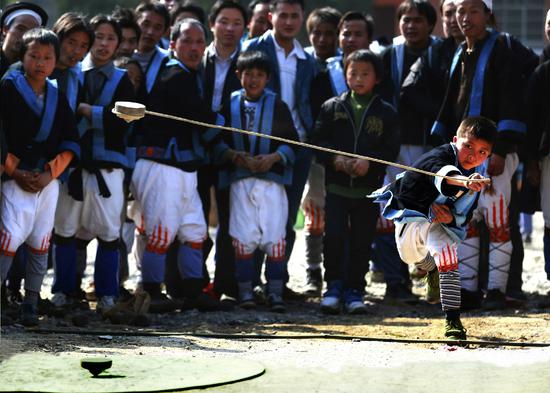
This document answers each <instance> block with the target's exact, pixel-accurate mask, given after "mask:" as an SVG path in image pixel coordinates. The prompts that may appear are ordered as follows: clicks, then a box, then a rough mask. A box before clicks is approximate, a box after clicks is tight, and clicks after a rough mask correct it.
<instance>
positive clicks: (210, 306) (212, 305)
mask: <svg viewBox="0 0 550 393" xmlns="http://www.w3.org/2000/svg"><path fill="white" fill-rule="evenodd" d="M180 308H181V311H188V310H193V309H196V310H199V311H218V310H219V309H220V301H219V300H217V299H213V298H211V297H210V296H209V295H208V294H206V293H204V292H201V294H200V295H198V296H197V297H195V298H189V297H187V298H183V302H182V303H181V307H180Z"/></svg>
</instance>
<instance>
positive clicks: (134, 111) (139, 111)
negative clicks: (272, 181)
mask: <svg viewBox="0 0 550 393" xmlns="http://www.w3.org/2000/svg"><path fill="white" fill-rule="evenodd" d="M112 112H113V113H114V114H115V115H117V116H118V117H120V118H121V119H123V120H126V121H127V122H128V123H129V122H132V121H135V120H139V119H141V118H143V117H145V115H151V116H157V117H163V118H166V119H171V120H175V121H181V122H184V123H189V124H194V125H197V126H202V127H207V128H218V129H220V130H225V131H232V132H239V133H241V134H246V135H254V136H257V137H260V138H268V139H273V140H276V141H279V142H284V143H290V144H293V145H297V146H303V147H308V148H310V149H315V150H320V151H324V152H327V153H333V154H339V155H342V156H347V157H352V158H359V159H362V160H368V161H373V162H377V163H379V164H384V165H390V166H394V167H397V168H401V169H404V170H408V171H414V172H418V173H421V174H423V175H428V176H433V177H441V178H443V179H447V180H456V179H455V178H453V177H451V176H444V175H440V174H437V173H433V172H429V171H424V170H422V169H418V168H414V167H411V166H407V165H403V164H398V163H396V162H391V161H385V160H381V159H379V158H374V157H368V156H362V155H360V154H355V153H348V152H345V151H340V150H334V149H330V148H328V147H322V146H316V145H311V144H309V143H305V142H300V141H294V140H291V139H285V138H281V137H278V136H273V135H266V134H261V133H259V132H254V131H248V130H241V129H239V128H234V127H227V126H219V125H216V124H208V123H203V122H201V121H197V120H192V119H186V118H184V117H178V116H173V115H168V114H165V113H159V112H152V111H148V110H146V109H145V106H144V105H142V104H139V103H136V102H127V101H117V102H116V103H115V107H114V108H113V110H112ZM490 182H491V179H489V178H481V179H469V180H468V183H490Z"/></svg>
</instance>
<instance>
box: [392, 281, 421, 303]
mask: <svg viewBox="0 0 550 393" xmlns="http://www.w3.org/2000/svg"><path fill="white" fill-rule="evenodd" d="M384 302H386V303H396V304H403V303H405V304H418V302H419V300H418V297H416V296H415V295H413V293H412V291H411V290H410V288H409V287H408V286H407V285H406V284H401V283H399V284H388V285H386V293H385V294H384Z"/></svg>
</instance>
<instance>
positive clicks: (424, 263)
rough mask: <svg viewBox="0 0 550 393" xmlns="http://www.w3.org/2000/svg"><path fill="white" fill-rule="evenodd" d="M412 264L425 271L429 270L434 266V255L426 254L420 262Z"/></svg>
mask: <svg viewBox="0 0 550 393" xmlns="http://www.w3.org/2000/svg"><path fill="white" fill-rule="evenodd" d="M414 265H415V266H416V267H417V268H419V269H422V270H424V271H426V272H431V271H432V270H434V269H435V268H436V266H435V260H434V257H432V256H431V255H430V254H428V255H426V258H424V259H423V260H421V261H420V262H416V263H415V264H414Z"/></svg>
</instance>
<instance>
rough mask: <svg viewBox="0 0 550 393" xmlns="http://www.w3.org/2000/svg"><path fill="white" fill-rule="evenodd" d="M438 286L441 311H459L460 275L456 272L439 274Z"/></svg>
mask: <svg viewBox="0 0 550 393" xmlns="http://www.w3.org/2000/svg"><path fill="white" fill-rule="evenodd" d="M439 285H440V288H441V307H442V308H443V311H447V310H453V309H457V310H458V309H460V273H459V272H458V271H457V270H451V271H448V272H439Z"/></svg>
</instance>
